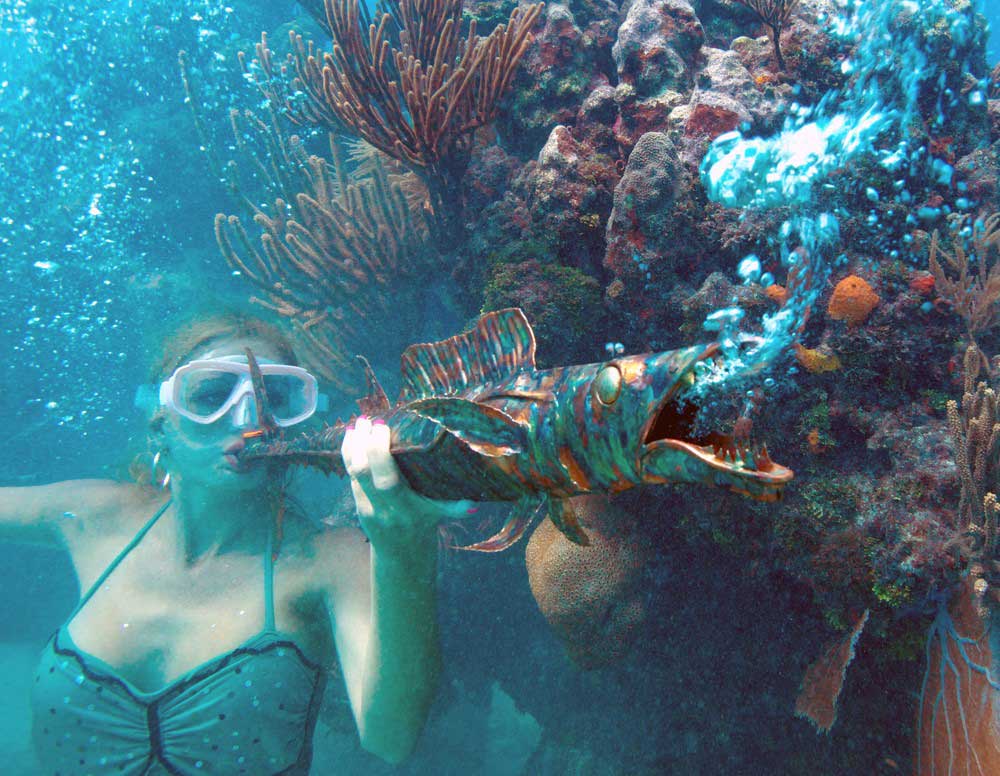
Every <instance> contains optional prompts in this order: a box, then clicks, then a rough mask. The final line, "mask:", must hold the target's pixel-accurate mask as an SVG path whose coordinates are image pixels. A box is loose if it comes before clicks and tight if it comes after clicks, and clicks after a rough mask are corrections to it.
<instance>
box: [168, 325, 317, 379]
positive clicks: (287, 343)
mask: <svg viewBox="0 0 1000 776" xmlns="http://www.w3.org/2000/svg"><path fill="white" fill-rule="evenodd" d="M251 339H253V340H258V341H263V342H267V343H268V344H269V345H272V346H273V347H274V348H275V349H276V350H277V352H278V356H279V357H280V358H281V361H282V362H283V363H285V364H295V365H297V364H298V363H299V361H298V357H297V356H296V354H295V348H294V347H293V346H292V342H291V340H290V339H289V338H288V336H287V335H286V334H285V333H284V332H283V331H282V330H281V329H279V328H278V327H277V326H275V325H274V324H272V323H268V322H267V321H265V320H262V319H261V318H257V317H255V316H253V315H250V314H248V313H245V312H242V311H237V310H227V311H224V312H216V313H211V314H209V315H199V316H197V317H191V318H188V319H187V320H185V321H182V322H181V323H179V324H178V325H177V326H176V327H174V333H173V334H171V335H170V336H169V337H167V338H166V339H165V340H164V342H163V345H162V347H161V355H160V357H159V358H158V359H156V360H155V361H154V362H153V364H152V365H151V369H150V380H149V381H150V382H151V383H153V384H156V385H159V383H161V382H162V381H164V380H166V379H167V378H168V377H169V376H170V375H171V374H172V373H173V371H174V370H175V369H177V367H179V366H180V365H181V364H183V363H184V362H186V361H189V360H190V358H191V356H192V355H194V354H195V353H196V352H197V351H199V350H206V349H209V348H210V347H211V346H212V345H213V344H215V343H221V342H225V341H227V340H251Z"/></svg>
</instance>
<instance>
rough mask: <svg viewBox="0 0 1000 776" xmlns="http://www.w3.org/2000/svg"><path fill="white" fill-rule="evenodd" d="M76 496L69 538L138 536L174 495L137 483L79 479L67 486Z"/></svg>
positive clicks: (67, 532)
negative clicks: (128, 532) (135, 533)
mask: <svg viewBox="0 0 1000 776" xmlns="http://www.w3.org/2000/svg"><path fill="white" fill-rule="evenodd" d="M65 484H66V485H67V486H69V487H72V488H73V490H74V493H75V494H76V497H77V498H76V502H77V507H76V508H75V510H74V511H73V512H72V514H71V515H69V514H68V515H67V517H70V516H72V517H73V518H74V519H73V520H70V521H68V525H67V527H68V528H69V529H70V530H69V531H66V534H67V538H69V539H72V538H73V536H74V535H76V536H82V535H94V534H101V535H108V534H117V533H119V532H121V531H131V532H132V533H134V532H135V531H136V530H138V528H139V527H141V526H142V524H143V523H144V522H145V521H146V520H148V519H149V518H150V516H152V515H153V514H154V513H155V511H156V510H157V509H159V507H160V506H162V505H163V504H164V503H166V501H167V500H168V499H169V497H170V494H169V493H166V492H164V491H162V490H157V489H156V488H151V487H148V486H145V485H140V484H138V483H134V482H119V481H117V480H76V481H75V482H72V483H65Z"/></svg>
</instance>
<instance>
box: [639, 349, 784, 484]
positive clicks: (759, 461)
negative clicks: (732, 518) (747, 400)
mask: <svg viewBox="0 0 1000 776" xmlns="http://www.w3.org/2000/svg"><path fill="white" fill-rule="evenodd" d="M717 355H718V347H717V346H715V345H712V346H709V347H708V348H706V349H705V351H704V352H703V353H701V354H700V355H699V356H698V357H697V358H695V359H692V361H691V362H690V363H689V364H687V365H686V367H685V369H684V370H683V372H682V374H681V375H680V376H679V377H678V378H677V380H675V381H674V384H673V386H672V387H671V389H670V391H669V392H668V393H667V395H666V397H664V399H663V401H662V402H661V403H660V406H659V407H658V408H657V410H656V412H655V413H654V415H653V417H652V419H651V420H650V421H649V423H648V425H647V426H646V430H645V433H644V434H643V440H642V441H643V458H644V460H647V461H650V462H652V461H655V457H656V452H657V451H659V450H679V451H681V452H683V453H685V454H686V455H688V456H690V457H692V458H694V459H696V460H697V461H700V462H701V463H703V464H705V465H706V466H707V467H708V468H709V469H710V470H711V471H712V472H713V473H715V475H716V477H715V481H716V483H717V484H719V485H724V486H726V487H728V488H729V489H730V490H734V491H736V492H738V493H742V494H743V495H746V496H749V497H751V498H754V499H757V500H759V501H776V500H777V499H779V498H780V497H781V491H782V488H783V487H784V486H785V485H786V484H787V483H788V482H789V481H790V480H791V479H792V477H793V476H794V474H793V472H792V470H791V469H788V468H786V467H784V466H781V465H780V464H777V463H775V462H774V461H772V460H771V456H770V455H769V454H768V452H767V446H766V445H764V444H758V443H756V442H754V441H753V440H751V439H737V438H735V437H734V436H733V435H732V434H726V433H722V432H720V431H709V432H696V430H695V427H696V419H697V415H698V409H699V408H698V405H697V404H696V403H694V402H693V401H690V400H688V399H687V398H686V396H687V395H688V394H689V389H690V388H691V386H693V385H694V384H695V382H696V380H697V377H696V370H695V365H696V364H697V363H698V362H700V361H706V360H708V359H710V358H713V357H715V356H717ZM719 475H728V476H721V477H720V476H719Z"/></svg>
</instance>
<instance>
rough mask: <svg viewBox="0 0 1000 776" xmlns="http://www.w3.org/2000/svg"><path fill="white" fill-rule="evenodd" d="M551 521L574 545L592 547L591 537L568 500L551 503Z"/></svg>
mask: <svg viewBox="0 0 1000 776" xmlns="http://www.w3.org/2000/svg"><path fill="white" fill-rule="evenodd" d="M549 519H550V520H551V521H552V522H553V523H555V526H556V528H558V529H559V530H560V531H561V532H562V535H563V536H565V537H566V538H567V539H569V540H570V541H571V542H573V544H579V545H580V546H581V547H589V546H590V537H588V536H587V532H586V531H584V530H583V526H582V525H580V518H578V517H577V515H576V510H575V509H573V507H572V505H570V503H569V501H567V500H566V499H557V498H554V499H551V500H550V501H549Z"/></svg>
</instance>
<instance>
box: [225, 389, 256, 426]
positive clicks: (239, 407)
mask: <svg viewBox="0 0 1000 776" xmlns="http://www.w3.org/2000/svg"><path fill="white" fill-rule="evenodd" d="M229 414H230V417H232V419H233V425H234V426H235V427H236V428H244V427H246V426H256V425H257V405H256V404H255V403H254V400H253V396H252V395H251V394H249V393H247V394H244V395H243V396H241V397H240V398H239V400H238V401H237V402H236V404H235V405H233V409H232V410H230V413H229Z"/></svg>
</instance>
